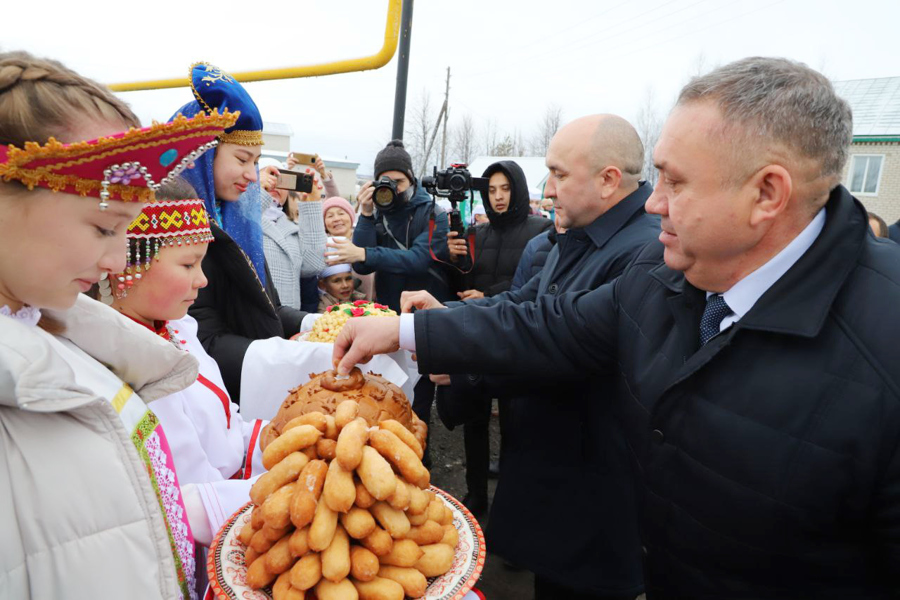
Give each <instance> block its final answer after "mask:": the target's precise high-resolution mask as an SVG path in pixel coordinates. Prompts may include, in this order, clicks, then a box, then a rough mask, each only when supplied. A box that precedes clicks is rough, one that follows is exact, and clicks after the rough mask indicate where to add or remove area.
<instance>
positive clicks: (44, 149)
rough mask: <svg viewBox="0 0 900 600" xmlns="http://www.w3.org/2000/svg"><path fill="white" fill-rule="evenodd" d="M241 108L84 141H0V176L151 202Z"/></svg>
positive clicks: (97, 195)
mask: <svg viewBox="0 0 900 600" xmlns="http://www.w3.org/2000/svg"><path fill="white" fill-rule="evenodd" d="M239 114H240V113H229V112H228V111H225V112H224V113H222V114H219V113H218V112H215V111H214V112H213V113H212V114H198V115H196V116H195V117H193V118H191V119H188V118H186V117H183V116H181V115H179V116H178V117H176V118H175V119H174V120H172V121H170V122H168V123H154V124H153V125H152V126H151V127H145V128H143V129H129V130H128V131H126V132H124V133H119V134H116V135H112V136H109V137H102V138H99V139H96V140H91V141H87V142H75V143H72V144H62V143H60V142H58V141H57V140H56V139H54V138H52V137H51V138H50V140H49V141H48V142H47V143H46V144H43V145H41V144H37V143H35V142H26V143H25V147H24V148H17V147H16V146H14V145H12V144H10V145H9V146H6V147H0V178H2V179H3V180H4V181H11V180H16V181H19V182H21V183H23V184H24V185H26V186H28V189H29V190H31V189H34V186H36V185H37V186H41V187H45V188H49V189H51V190H53V191H54V192H66V193H69V194H79V195H81V196H94V197H95V198H99V199H100V210H105V209H106V207H107V206H108V204H107V201H108V200H122V201H125V202H132V201H138V202H153V201H154V200H155V195H154V194H155V192H156V190H157V189H159V187H160V186H161V185H163V184H165V183H168V182H169V181H171V180H172V179H173V178H174V177H176V176H177V175H178V174H180V173H181V172H182V171H183V170H184V169H185V168H187V166H188V165H189V164H190V163H191V162H193V161H194V160H196V159H197V158H198V157H199V156H200V155H202V154H203V153H204V152H206V151H207V150H209V149H210V148H213V147H214V146H215V145H216V144H217V140H216V138H218V137H219V136H221V135H222V133H223V132H224V130H225V128H226V127H230V126H232V125H234V123H235V121H237V118H238V115H239Z"/></svg>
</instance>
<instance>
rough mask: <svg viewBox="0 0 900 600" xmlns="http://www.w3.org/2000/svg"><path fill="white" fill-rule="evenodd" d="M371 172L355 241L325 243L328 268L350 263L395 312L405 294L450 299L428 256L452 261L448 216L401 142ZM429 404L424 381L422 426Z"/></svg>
mask: <svg viewBox="0 0 900 600" xmlns="http://www.w3.org/2000/svg"><path fill="white" fill-rule="evenodd" d="M374 171H375V181H369V182H367V183H366V184H365V185H364V186H363V187H362V189H360V191H359V196H358V197H357V199H358V201H359V206H360V215H359V220H358V221H357V223H356V229H354V231H353V242H350V241H348V240H344V241H333V242H328V246H329V249H328V251H327V252H328V254H327V255H326V259H327V263H328V264H329V265H336V264H341V263H352V264H353V270H354V271H356V272H357V273H359V274H361V275H366V274H368V273H375V274H376V275H375V297H376V298H377V299H378V301H379V302H381V303H382V304H387V305H388V306H390V307H391V308H392V309H394V310H395V311H397V312H400V294H402V293H403V292H404V291H412V290H428V292H430V293H431V294H432V295H433V296H435V297H436V298H438V299H443V300H445V301H446V300H449V299H451V297H452V296H451V293H450V285H449V280H448V277H447V273H446V270H445V268H444V266H443V265H442V264H440V263H439V262H437V261H435V260H433V259H432V256H431V255H432V252H433V253H434V255H435V256H436V257H437V258H438V259H439V260H442V261H449V259H450V257H449V255H448V253H447V227H448V219H447V213H446V212H444V210H443V209H442V208H440V207H439V206H436V205H435V203H434V201H433V200H432V198H431V196H430V195H429V194H428V193H427V192H426V191H425V189H424V187H423V186H421V185H419V182H418V181H417V180H416V177H415V175H414V174H413V166H412V158H410V156H409V153H408V152H407V151H406V149H405V148H404V147H403V142H402V141H401V140H393V141H391V142H388V144H387V146H385V147H384V149H383V150H381V152H379V153H378V155H377V156H376V157H375V169H374ZM432 215H433V217H434V228H433V231H429V229H430V222H431V219H432ZM433 401H434V384H433V383H432V382H431V381H430V380H429V379H428V378H427V377H423V378H422V379H420V380H419V382H418V383H417V384H416V387H415V392H414V399H413V410H414V411H415V412H416V414H417V415H418V416H419V418H420V419H422V420H423V421H424V422H425V423H429V422H430V417H431V405H432V402H433Z"/></svg>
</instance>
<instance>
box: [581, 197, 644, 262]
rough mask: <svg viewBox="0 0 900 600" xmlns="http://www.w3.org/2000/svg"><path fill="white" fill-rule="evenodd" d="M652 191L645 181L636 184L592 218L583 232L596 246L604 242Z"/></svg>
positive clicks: (640, 205) (628, 218)
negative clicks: (611, 205)
mask: <svg viewBox="0 0 900 600" xmlns="http://www.w3.org/2000/svg"><path fill="white" fill-rule="evenodd" d="M652 193H653V186H651V185H650V184H649V183H647V182H646V181H642V182H640V184H638V189H636V190H634V191H633V192H631V193H630V194H628V195H627V196H625V197H624V198H622V200H621V201H620V202H619V203H618V204H616V205H615V206H613V207H612V208H610V209H609V210H608V211H606V212H605V213H603V214H602V215H600V216H599V217H597V218H596V219H594V222H593V223H591V224H590V225H588V226H587V227H585V228H584V232H585V233H586V234H587V235H588V237H589V238H591V241H592V242H593V243H594V245H595V246H597V247H598V248H602V247H603V246H605V245H606V243H607V242H608V241H609V240H610V239H611V238H612V237H613V236H614V235H615V234H616V233H617V232H618V231H619V230H620V229H622V227H624V226H625V224H626V223H628V221H629V220H630V219H631V217H632V216H634V214H635V213H636V212H638V211H639V210H643V209H644V203H646V202H647V198H649V197H650V194H652Z"/></svg>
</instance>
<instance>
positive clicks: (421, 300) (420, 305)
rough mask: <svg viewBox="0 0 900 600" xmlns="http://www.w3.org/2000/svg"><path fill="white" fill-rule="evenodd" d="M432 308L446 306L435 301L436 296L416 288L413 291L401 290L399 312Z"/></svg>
mask: <svg viewBox="0 0 900 600" xmlns="http://www.w3.org/2000/svg"><path fill="white" fill-rule="evenodd" d="M432 308H447V307H446V306H444V305H443V304H441V303H440V302H438V301H437V298H435V297H434V296H432V295H431V294H429V293H428V292H426V291H425V290H418V291H415V292H403V293H402V294H400V312H405V313H408V312H412V310H413V309H416V310H430V309H432Z"/></svg>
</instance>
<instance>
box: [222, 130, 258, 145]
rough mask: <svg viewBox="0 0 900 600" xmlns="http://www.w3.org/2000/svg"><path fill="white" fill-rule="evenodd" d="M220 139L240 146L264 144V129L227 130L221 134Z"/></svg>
mask: <svg viewBox="0 0 900 600" xmlns="http://www.w3.org/2000/svg"><path fill="white" fill-rule="evenodd" d="M219 141H220V142H223V143H225V144H238V145H240V146H262V145H263V144H264V142H263V136H262V131H246V130H242V129H234V130H232V131H226V132H225V133H223V134H222V135H220V136H219Z"/></svg>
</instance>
